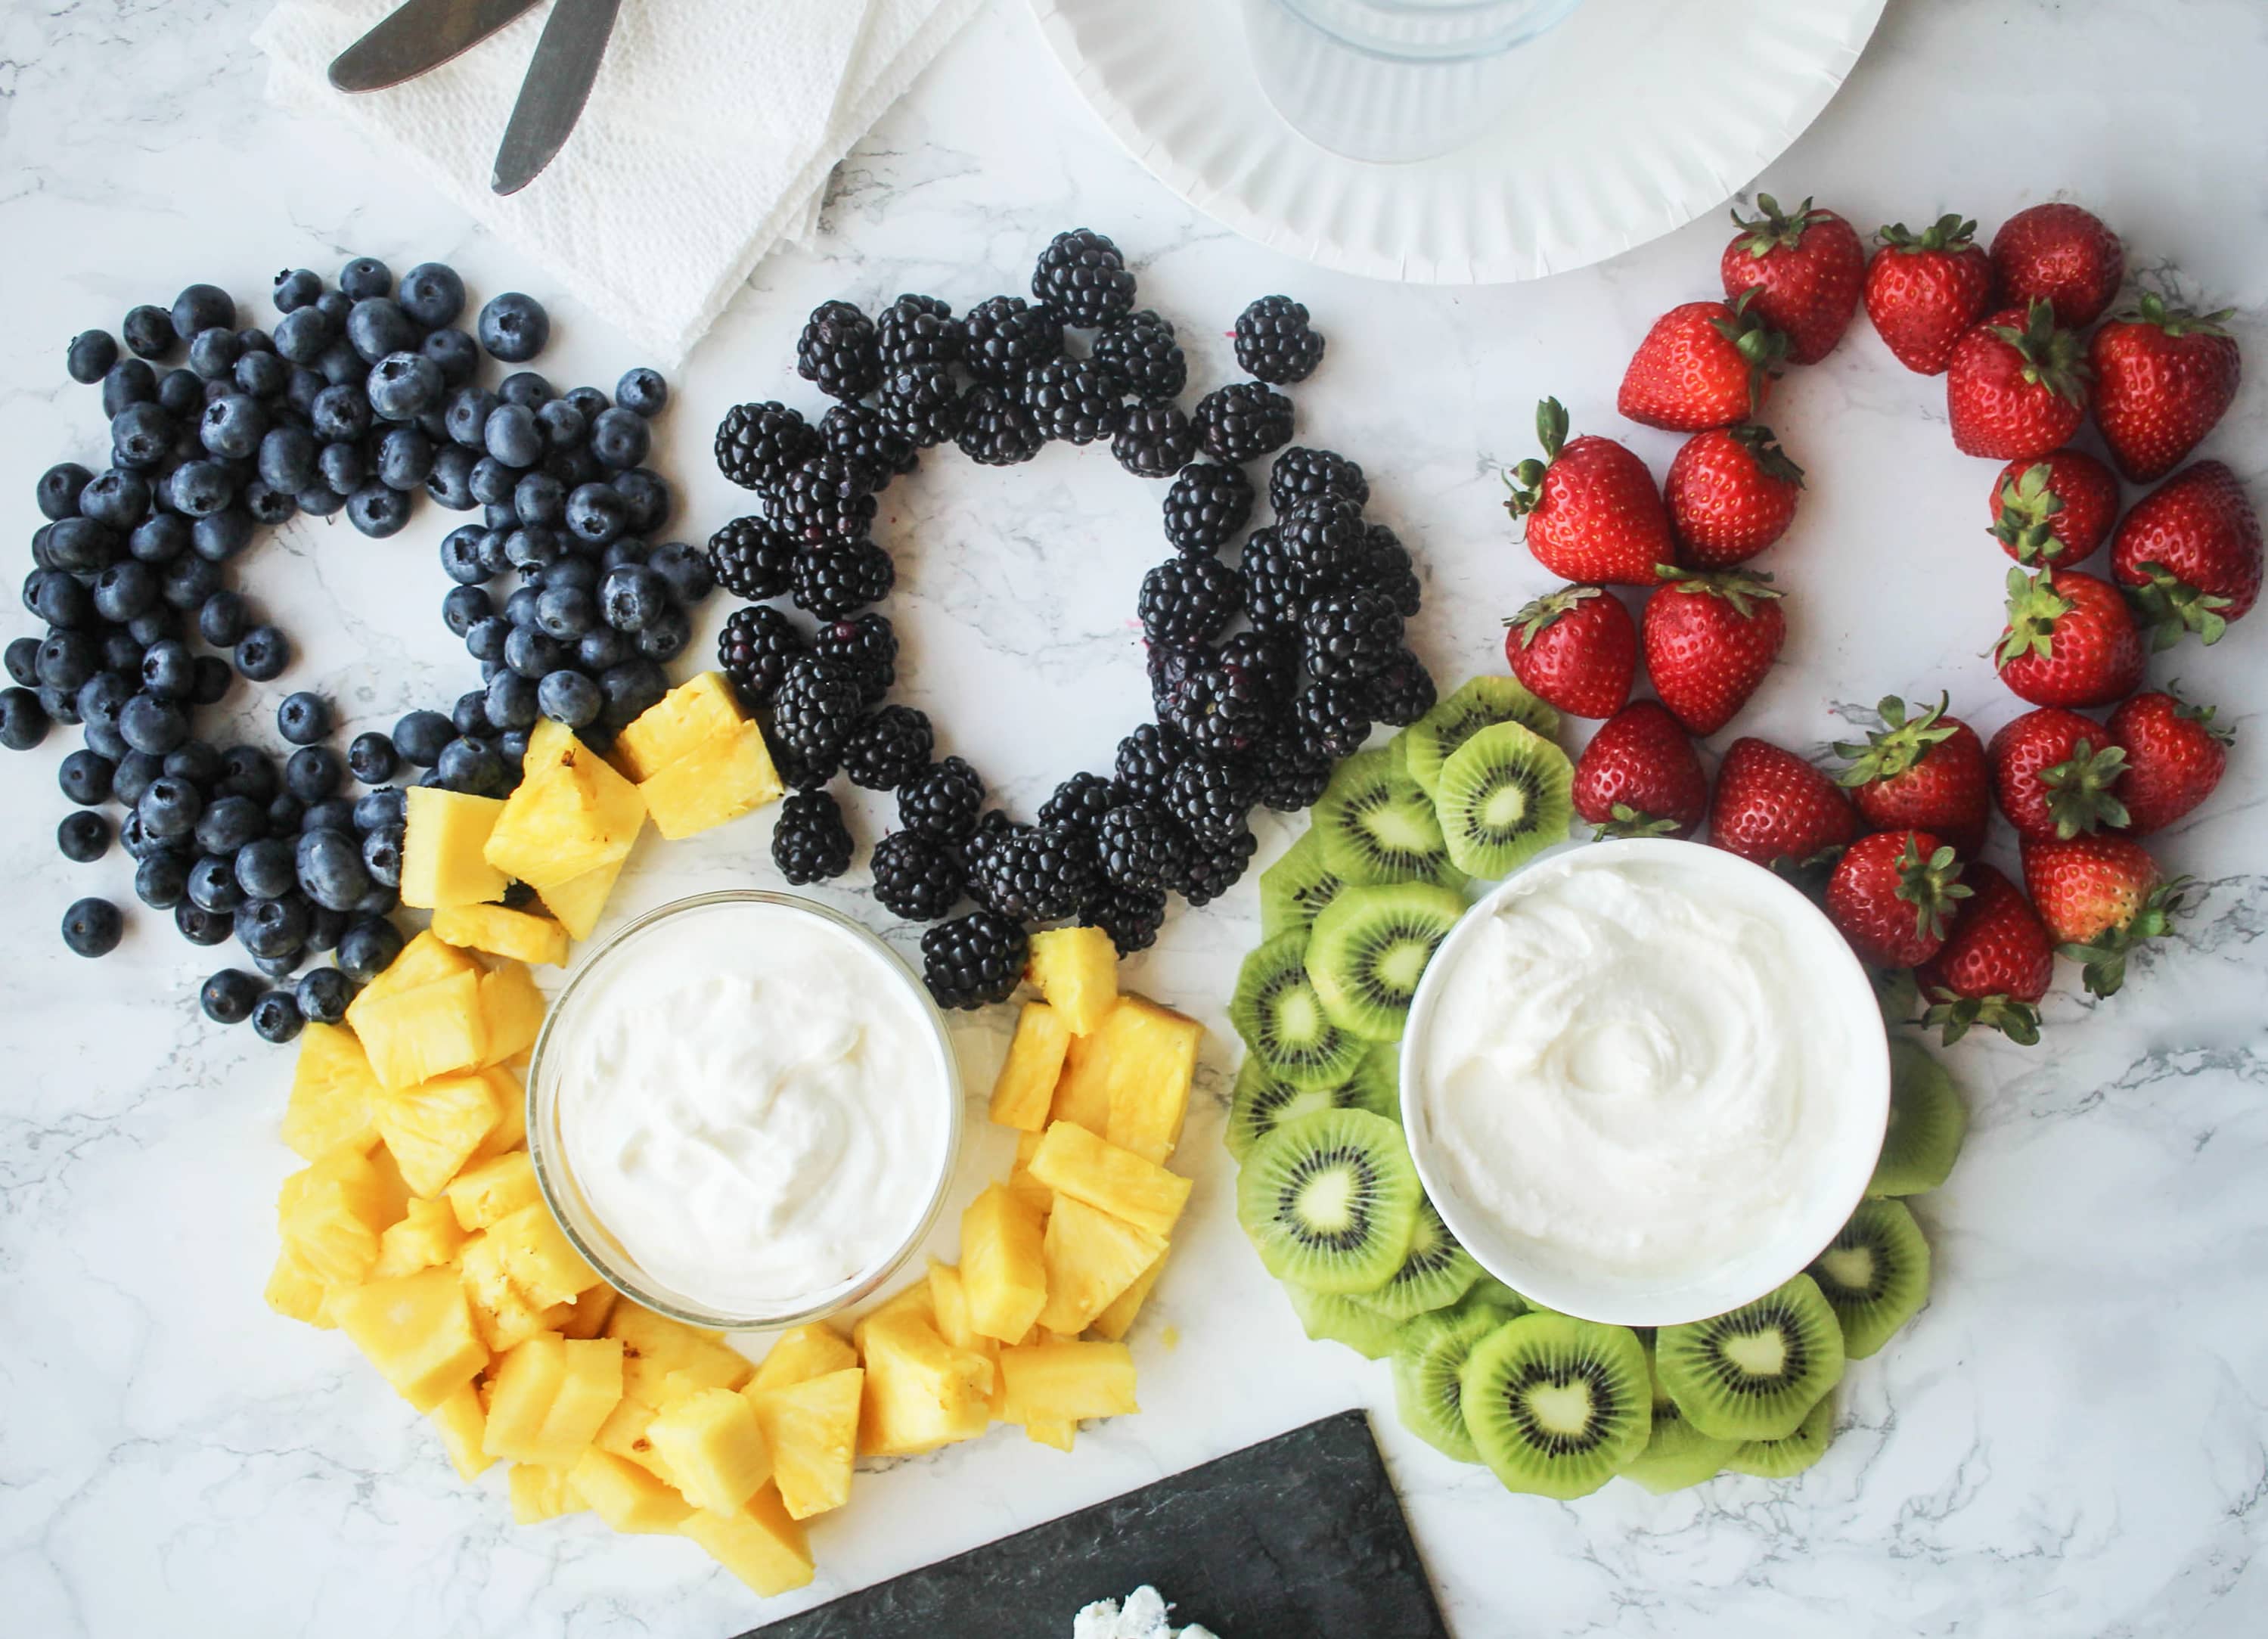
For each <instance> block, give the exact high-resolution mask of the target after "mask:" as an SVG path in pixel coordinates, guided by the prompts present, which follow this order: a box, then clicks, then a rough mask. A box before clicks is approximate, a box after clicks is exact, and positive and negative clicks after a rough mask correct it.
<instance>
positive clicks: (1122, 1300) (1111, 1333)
mask: <svg viewBox="0 0 2268 1639" xmlns="http://www.w3.org/2000/svg"><path fill="white" fill-rule="evenodd" d="M1171 1250H1172V1249H1171V1248H1170V1247H1169V1248H1167V1251H1171ZM1165 1272H1166V1259H1165V1257H1164V1255H1163V1254H1162V1253H1161V1254H1160V1256H1159V1259H1158V1261H1157V1262H1156V1263H1153V1264H1152V1265H1151V1266H1149V1267H1148V1268H1147V1269H1145V1270H1144V1271H1143V1272H1142V1273H1141V1274H1139V1275H1137V1276H1136V1277H1135V1280H1134V1284H1133V1285H1131V1286H1130V1287H1128V1288H1126V1289H1125V1290H1124V1291H1123V1292H1121V1293H1120V1294H1119V1295H1118V1296H1116V1297H1114V1298H1112V1299H1111V1300H1110V1307H1109V1308H1108V1309H1106V1310H1103V1311H1102V1312H1101V1314H1099V1315H1097V1316H1096V1317H1095V1318H1094V1325H1090V1326H1089V1327H1088V1328H1087V1330H1088V1331H1090V1332H1092V1333H1095V1334H1096V1335H1097V1336H1099V1337H1103V1338H1108V1340H1110V1341H1111V1342H1113V1343H1116V1342H1117V1341H1118V1340H1120V1339H1122V1338H1123V1337H1124V1336H1125V1335H1126V1334H1127V1333H1129V1332H1131V1331H1132V1330H1133V1329H1134V1317H1135V1316H1137V1315H1138V1314H1140V1313H1141V1312H1142V1303H1143V1300H1144V1299H1145V1298H1147V1297H1148V1296H1150V1288H1152V1287H1153V1286H1155V1285H1157V1284H1158V1277H1159V1276H1160V1275H1161V1274H1165Z"/></svg>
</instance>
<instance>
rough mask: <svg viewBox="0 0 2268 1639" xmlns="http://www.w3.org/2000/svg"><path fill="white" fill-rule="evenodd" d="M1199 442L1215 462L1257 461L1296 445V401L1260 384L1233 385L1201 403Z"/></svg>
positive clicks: (1196, 418)
mask: <svg viewBox="0 0 2268 1639" xmlns="http://www.w3.org/2000/svg"><path fill="white" fill-rule="evenodd" d="M1190 419H1191V421H1192V422H1194V423H1195V424H1196V426H1197V440H1198V442H1200V443H1201V444H1203V445H1204V450H1205V454H1208V455H1210V456H1211V457H1212V458H1213V459H1214V460H1215V461H1257V460H1259V458H1260V457H1261V456H1263V455H1265V454H1268V453H1269V452H1270V451H1271V450H1279V449H1282V448H1283V447H1285V445H1286V444H1289V443H1290V442H1291V441H1292V401H1291V400H1290V399H1288V398H1286V397H1285V396H1284V395H1282V394H1281V393H1279V392H1278V391H1277V390H1276V389H1275V388H1272V387H1266V386H1263V384H1262V383H1260V382H1258V381H1232V382H1230V383H1229V384H1228V385H1227V386H1226V387H1219V388H1214V389H1213V390H1212V391H1211V392H1210V393H1208V394H1206V395H1204V397H1203V398H1201V399H1199V400H1197V413H1196V414H1195V415H1194V416H1192V417H1190Z"/></svg>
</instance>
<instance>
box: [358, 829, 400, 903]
mask: <svg viewBox="0 0 2268 1639" xmlns="http://www.w3.org/2000/svg"><path fill="white" fill-rule="evenodd" d="M362 867H363V870H364V872H365V875H367V876H368V877H369V879H370V880H371V881H372V882H375V883H377V884H378V885H379V887H381V888H399V887H401V832H400V831H372V832H371V833H370V835H369V836H367V837H365V838H363V839H362ZM364 891H365V892H368V891H369V890H367V889H365V890H364Z"/></svg>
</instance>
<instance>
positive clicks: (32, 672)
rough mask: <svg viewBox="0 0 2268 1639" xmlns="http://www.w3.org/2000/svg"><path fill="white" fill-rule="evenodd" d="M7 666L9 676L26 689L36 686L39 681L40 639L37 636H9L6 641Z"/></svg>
mask: <svg viewBox="0 0 2268 1639" xmlns="http://www.w3.org/2000/svg"><path fill="white" fill-rule="evenodd" d="M7 667H8V676H9V677H10V678H11V680H12V681H14V682H16V683H21V684H22V685H23V686H24V687H25V688H26V689H33V688H37V687H38V686H39V682H40V640H39V639H37V638H11V639H9V641H8V650H7Z"/></svg>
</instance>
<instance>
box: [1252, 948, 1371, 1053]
mask: <svg viewBox="0 0 2268 1639" xmlns="http://www.w3.org/2000/svg"><path fill="white" fill-rule="evenodd" d="M1228 1017H1229V1023H1232V1024H1233V1025H1235V1026H1236V1033H1237V1034H1238V1035H1240V1036H1241V1037H1244V1041H1245V1045H1247V1046H1248V1047H1249V1048H1251V1049H1252V1053H1253V1056H1254V1057H1255V1058H1256V1059H1259V1060H1260V1062H1261V1064H1262V1065H1263V1067H1266V1068H1267V1069H1268V1070H1269V1071H1270V1073H1271V1074H1274V1075H1275V1077H1276V1078H1277V1079H1278V1081H1282V1082H1290V1083H1291V1084H1292V1086H1294V1087H1307V1088H1316V1089H1322V1088H1331V1087H1339V1086H1344V1084H1345V1082H1346V1080H1347V1078H1348V1077H1349V1076H1351V1075H1352V1074H1354V1069H1355V1066H1356V1065H1358V1064H1359V1063H1360V1062H1361V1061H1362V1055H1363V1053H1364V1052H1366V1050H1367V1045H1366V1043H1365V1042H1364V1040H1363V1038H1362V1037H1359V1036H1356V1035H1353V1034H1351V1033H1350V1032H1349V1031H1346V1030H1341V1029H1340V1028H1339V1027H1338V1026H1337V1025H1336V1024H1334V1023H1331V1016H1330V1015H1329V1013H1328V1012H1326V1011H1325V1010H1324V1008H1323V999H1322V997H1321V996H1318V995H1317V994H1316V993H1315V987H1314V984H1313V982H1311V981H1310V980H1309V979H1308V978H1307V935H1306V934H1283V935H1282V936H1280V937H1278V938H1276V939H1271V940H1269V941H1267V942H1266V943H1264V944H1263V945H1261V946H1259V947H1258V948H1257V949H1255V950H1254V951H1253V952H1252V954H1251V955H1250V956H1247V957H1245V958H1244V966H1243V967H1242V968H1241V970H1239V971H1238V973H1237V976H1236V993H1235V994H1234V995H1233V996H1232V997H1230V998H1229V1003H1228Z"/></svg>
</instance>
